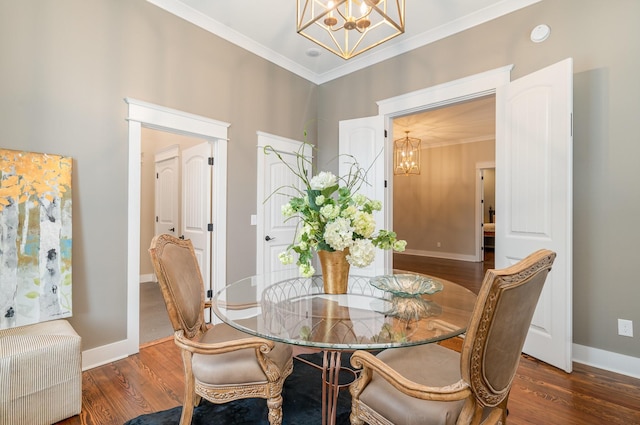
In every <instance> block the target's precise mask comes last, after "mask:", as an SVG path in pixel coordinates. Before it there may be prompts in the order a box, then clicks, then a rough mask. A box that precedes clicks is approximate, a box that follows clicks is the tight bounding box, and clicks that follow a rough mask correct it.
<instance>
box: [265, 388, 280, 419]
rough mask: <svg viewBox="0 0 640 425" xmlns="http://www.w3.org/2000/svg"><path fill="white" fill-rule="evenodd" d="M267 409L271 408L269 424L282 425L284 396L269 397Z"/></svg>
mask: <svg viewBox="0 0 640 425" xmlns="http://www.w3.org/2000/svg"><path fill="white" fill-rule="evenodd" d="M267 407H268V408H269V424H270V425H280V424H282V396H281V395H280V394H278V395H277V396H276V397H269V398H268V399H267Z"/></svg>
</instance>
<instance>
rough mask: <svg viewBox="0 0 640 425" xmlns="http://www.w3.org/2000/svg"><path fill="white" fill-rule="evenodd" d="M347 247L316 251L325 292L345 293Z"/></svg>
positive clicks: (347, 268)
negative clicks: (341, 249) (338, 249)
mask: <svg viewBox="0 0 640 425" xmlns="http://www.w3.org/2000/svg"><path fill="white" fill-rule="evenodd" d="M347 254H349V248H346V249H344V250H343V251H332V252H330V251H322V250H321V251H318V257H319V258H320V266H321V267H322V282H323V285H324V292H325V294H346V293H347V284H348V283H349V266H350V264H349V262H348V261H347Z"/></svg>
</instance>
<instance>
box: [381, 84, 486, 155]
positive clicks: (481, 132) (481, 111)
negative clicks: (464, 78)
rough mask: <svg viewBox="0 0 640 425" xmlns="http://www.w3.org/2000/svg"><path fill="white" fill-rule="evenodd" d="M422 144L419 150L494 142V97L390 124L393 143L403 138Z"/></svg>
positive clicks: (397, 120)
mask: <svg viewBox="0 0 640 425" xmlns="http://www.w3.org/2000/svg"><path fill="white" fill-rule="evenodd" d="M405 131H409V137H415V138H418V139H420V140H422V147H423V148H427V147H436V146H445V145H451V144H458V143H472V142H483V141H486V140H495V137H496V136H495V134H496V103H495V96H493V95H490V96H485V97H482V98H478V99H474V100H470V101H467V102H461V103H457V104H454V105H451V106H447V107H444V108H439V109H432V110H429V111H425V112H420V113H416V114H413V115H408V116H405V117H399V118H396V119H394V120H393V140H396V139H400V138H403V137H405V135H406V134H405Z"/></svg>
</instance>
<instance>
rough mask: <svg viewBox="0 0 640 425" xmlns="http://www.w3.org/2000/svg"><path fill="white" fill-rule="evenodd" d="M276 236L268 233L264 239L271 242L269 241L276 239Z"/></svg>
mask: <svg viewBox="0 0 640 425" xmlns="http://www.w3.org/2000/svg"><path fill="white" fill-rule="evenodd" d="M275 239H276V238H272V237H271V236H269V235H267V236H265V237H264V240H265V241H267V242H269V241H274V240H275Z"/></svg>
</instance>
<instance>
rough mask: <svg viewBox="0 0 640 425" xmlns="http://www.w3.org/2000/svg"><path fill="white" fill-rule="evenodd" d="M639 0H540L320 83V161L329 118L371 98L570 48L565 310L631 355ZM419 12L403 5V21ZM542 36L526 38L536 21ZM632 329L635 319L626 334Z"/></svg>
mask: <svg viewBox="0 0 640 425" xmlns="http://www.w3.org/2000/svg"><path fill="white" fill-rule="evenodd" d="M638 17H640V2H638V1H637V0H610V1H605V0H543V1H542V2H540V3H536V4H534V5H532V6H529V7H528V8H525V9H523V10H521V11H518V12H514V13H511V14H510V15H507V16H505V17H502V18H500V19H496V20H494V21H491V22H488V23H486V24H483V25H481V26H479V27H476V28H472V29H469V30H467V31H465V32H463V33H461V34H457V35H454V36H451V37H448V38H446V39H443V40H441V41H438V42H436V43H433V44H431V45H428V46H424V47H422V48H419V49H417V50H414V51H412V52H409V53H406V54H404V55H402V56H400V57H396V58H394V59H390V60H387V61H385V62H383V63H380V64H377V65H374V66H371V67H369V68H366V69H363V70H361V71H358V72H356V73H354V74H351V75H348V76H345V77H343V78H340V79H337V80H334V81H331V82H328V83H325V84H323V85H322V86H321V87H320V94H319V96H320V97H319V100H320V103H319V109H318V117H319V128H318V135H319V138H318V140H319V145H320V146H321V149H320V160H322V159H323V158H331V157H332V155H335V153H336V152H337V143H338V142H337V140H338V124H337V122H338V121H339V120H344V119H349V118H357V117H364V116H371V115H376V114H377V105H376V103H375V102H376V101H377V100H382V99H386V98H389V97H393V96H397V95H401V94H404V93H408V92H411V91H414V90H418V89H422V88H426V87H430V86H433V85H436V84H439V83H445V82H448V81H451V80H455V79H457V78H462V77H465V76H468V75H473V74H476V73H479V72H483V71H487V70H490V69H494V68H498V67H501V66H504V65H508V64H514V65H515V68H514V70H513V72H512V78H514V79H515V78H518V77H521V76H524V75H527V74H529V73H531V72H534V71H536V70H538V69H541V68H543V67H545V66H547V65H551V64H553V63H555V62H558V61H560V60H562V59H565V58H567V57H572V58H573V59H574V199H573V202H574V229H573V233H574V240H573V243H574V268H573V270H574V297H573V302H574V307H573V308H574V315H573V323H574V329H573V332H574V334H573V340H574V342H575V343H577V344H581V345H585V346H589V347H594V348H599V349H603V350H608V351H612V352H616V353H621V354H627V355H630V356H634V357H640V336H638V335H636V337H634V338H628V337H621V336H618V335H617V318H626V319H631V320H633V321H634V322H635V324H636V327H640V309H639V308H638V301H639V300H640V281H639V278H638V273H637V269H636V265H637V263H638V260H639V259H640V243H639V241H640V226H639V225H638V217H640V190H639V189H638V187H639V182H640V167H639V166H638V164H637V163H638V158H640V143H638V142H637V140H638V135H637V133H638V130H637V128H638V115H639V113H640V79H639V78H638V76H640V25H638ZM417 22H418V18H417V17H412V16H408V17H407V25H416V24H417ZM541 23H545V24H547V25H549V26H550V27H551V36H550V38H549V39H548V40H547V41H545V42H544V43H541V44H535V43H532V42H531V41H530V40H529V33H530V32H531V30H532V29H533V28H534V27H535V26H536V25H538V24H541ZM637 333H638V330H636V334H637Z"/></svg>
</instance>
